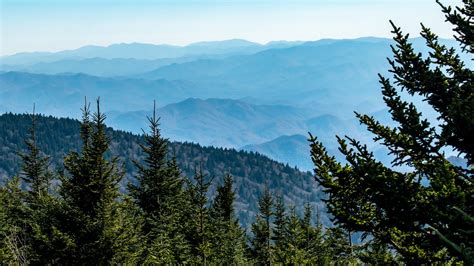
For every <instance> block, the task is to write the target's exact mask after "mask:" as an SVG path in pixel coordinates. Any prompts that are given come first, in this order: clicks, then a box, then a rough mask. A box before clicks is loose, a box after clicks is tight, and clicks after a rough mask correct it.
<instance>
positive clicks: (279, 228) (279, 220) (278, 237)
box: [273, 194, 289, 263]
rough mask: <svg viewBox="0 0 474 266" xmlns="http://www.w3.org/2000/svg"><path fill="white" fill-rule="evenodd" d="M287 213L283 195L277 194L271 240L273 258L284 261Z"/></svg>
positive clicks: (286, 238) (280, 261) (286, 239)
mask: <svg viewBox="0 0 474 266" xmlns="http://www.w3.org/2000/svg"><path fill="white" fill-rule="evenodd" d="M287 218H288V217H287V215H286V206H285V202H284V199H283V195H282V194H279V195H277V197H276V200H275V222H274V224H275V228H274V230H273V241H274V243H275V260H276V261H277V262H279V263H284V262H285V261H286V260H287V259H286V256H287V254H286V248H287V243H286V241H288V240H289V238H288V236H287V235H286V232H287Z"/></svg>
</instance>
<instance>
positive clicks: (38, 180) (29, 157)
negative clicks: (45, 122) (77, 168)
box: [19, 110, 52, 200]
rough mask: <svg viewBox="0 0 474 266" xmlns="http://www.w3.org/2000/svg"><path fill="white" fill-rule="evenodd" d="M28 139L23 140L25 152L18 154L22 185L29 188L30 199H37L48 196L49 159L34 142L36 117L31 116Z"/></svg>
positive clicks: (49, 178)
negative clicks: (20, 163)
mask: <svg viewBox="0 0 474 266" xmlns="http://www.w3.org/2000/svg"><path fill="white" fill-rule="evenodd" d="M29 134H30V135H29V138H28V139H26V140H25V145H26V148H27V152H25V153H20V154H19V156H20V158H21V160H22V162H23V164H22V175H21V178H22V179H23V181H24V183H26V184H28V185H29V186H30V193H31V199H30V200H34V199H38V198H40V197H42V196H46V195H47V194H48V188H49V185H50V180H51V178H52V176H51V173H50V172H49V170H48V166H49V158H48V157H46V156H43V155H42V154H41V152H40V150H39V148H38V145H37V142H36V115H35V113H34V110H33V114H32V115H31V128H30V130H29Z"/></svg>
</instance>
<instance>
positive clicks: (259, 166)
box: [0, 113, 328, 225]
mask: <svg viewBox="0 0 474 266" xmlns="http://www.w3.org/2000/svg"><path fill="white" fill-rule="evenodd" d="M0 125H1V127H0V147H1V153H0V177H1V179H2V180H3V181H4V180H5V178H7V177H11V176H13V175H17V174H19V173H20V172H21V170H20V167H21V161H20V160H19V157H18V155H17V153H18V152H19V151H22V150H24V149H25V148H26V146H25V144H24V139H25V138H26V137H27V136H28V128H29V127H30V126H31V116H30V115H26V114H22V115H17V114H10V113H8V114H3V115H1V116H0ZM79 127H80V123H79V121H77V120H73V119H67V118H59V119H58V118H54V117H51V116H38V117H37V139H38V147H39V148H40V149H41V150H42V151H43V152H44V153H45V154H46V155H48V156H51V162H52V165H51V167H52V168H58V169H61V168H62V160H63V158H64V156H65V155H66V154H67V153H68V152H69V151H71V150H75V151H77V150H79V148H80V147H81V140H80V136H79ZM107 133H108V134H109V135H110V136H111V137H112V144H111V147H110V154H109V156H110V155H112V156H119V158H120V161H121V162H122V163H123V164H124V167H125V171H126V178H125V179H124V180H123V181H122V186H121V187H122V189H125V184H126V183H127V182H128V181H133V180H134V176H135V174H136V171H137V169H136V167H135V166H134V165H133V160H138V161H140V160H142V159H143V153H142V151H141V149H140V147H139V143H142V142H143V138H142V136H138V135H133V134H130V133H127V132H123V131H116V130H113V129H112V128H108V129H107ZM169 154H173V155H174V156H176V159H177V161H178V164H179V167H180V169H181V170H182V171H183V174H185V175H187V176H189V177H191V176H193V175H194V171H195V170H196V169H197V168H199V167H200V166H202V168H203V170H204V172H205V173H207V174H208V175H209V177H215V182H213V185H212V186H211V188H210V192H211V194H212V193H213V192H214V190H215V185H216V184H217V183H219V182H220V180H221V179H222V177H223V176H224V174H225V173H230V174H232V175H233V176H234V185H235V188H236V194H237V201H236V208H237V211H238V216H239V218H240V221H241V223H242V224H245V225H248V224H250V223H251V222H252V221H251V219H250V217H253V216H254V215H255V212H256V210H257V201H258V200H257V199H258V197H259V196H260V195H261V194H262V191H263V188H264V185H265V184H268V187H269V188H270V189H271V190H273V191H275V192H281V193H282V194H284V195H285V201H286V202H287V203H292V204H295V205H296V206H300V207H299V208H298V210H299V211H302V209H301V206H303V205H304V203H306V202H309V203H311V204H312V205H313V206H317V205H318V206H319V208H320V209H321V210H322V209H323V206H322V203H321V201H320V199H321V197H322V196H323V193H322V191H321V190H320V189H319V188H318V187H317V186H316V185H315V182H314V179H313V177H312V175H311V173H307V172H301V171H299V170H297V169H295V168H292V167H289V166H287V165H283V164H281V163H278V162H276V161H273V160H270V159H268V158H267V157H265V156H263V155H260V154H256V153H251V152H250V153H249V152H244V151H236V150H234V149H223V148H215V147H202V146H200V145H198V144H193V143H182V142H171V143H170V145H169ZM321 218H322V221H323V222H324V223H325V224H328V219H327V217H326V216H325V215H323V216H322V217H321Z"/></svg>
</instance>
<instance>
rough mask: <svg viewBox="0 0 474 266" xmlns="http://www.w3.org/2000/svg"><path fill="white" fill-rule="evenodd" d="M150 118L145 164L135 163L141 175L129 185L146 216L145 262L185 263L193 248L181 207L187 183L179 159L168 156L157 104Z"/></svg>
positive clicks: (183, 202) (144, 216) (143, 148)
mask: <svg viewBox="0 0 474 266" xmlns="http://www.w3.org/2000/svg"><path fill="white" fill-rule="evenodd" d="M147 118H148V121H149V128H150V132H149V133H146V132H144V136H143V138H144V143H140V144H139V145H140V147H141V149H142V151H143V153H144V154H145V158H144V160H143V162H142V163H141V162H137V161H135V162H134V164H135V166H136V167H137V169H138V174H137V176H136V181H135V182H134V183H130V184H129V185H128V188H129V191H130V195H131V197H132V199H133V201H134V202H135V204H136V206H137V207H138V208H139V209H140V211H141V216H142V218H143V219H142V220H143V226H142V229H141V231H142V235H143V236H144V238H145V243H144V249H143V254H142V255H141V257H142V259H143V260H142V263H170V262H172V263H178V262H183V260H186V259H187V258H188V249H189V247H188V244H187V242H186V240H185V239H184V235H183V231H184V229H185V228H184V227H183V226H184V225H183V224H184V221H183V219H184V217H183V212H182V210H180V208H183V206H185V201H184V195H183V184H184V182H183V178H182V177H181V172H180V170H179V168H178V165H177V163H176V160H175V159H174V158H173V159H172V160H169V159H168V140H167V139H165V138H163V137H162V136H161V133H160V129H159V118H158V117H156V108H155V107H154V108H153V116H152V117H147Z"/></svg>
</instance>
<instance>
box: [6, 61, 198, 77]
mask: <svg viewBox="0 0 474 266" xmlns="http://www.w3.org/2000/svg"><path fill="white" fill-rule="evenodd" d="M201 57H202V56H200V57H180V58H171V59H169V58H163V59H155V60H146V59H135V58H112V59H107V58H100V57H94V58H85V59H64V60H59V61H53V62H39V63H35V64H32V65H1V66H0V68H1V69H2V70H6V71H20V72H28V73H37V74H64V73H82V74H88V75H94V76H103V77H113V76H129V75H136V74H140V73H142V72H144V71H151V70H153V69H156V68H158V67H161V66H165V65H169V64H174V63H183V62H188V61H193V60H196V59H198V58H201Z"/></svg>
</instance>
